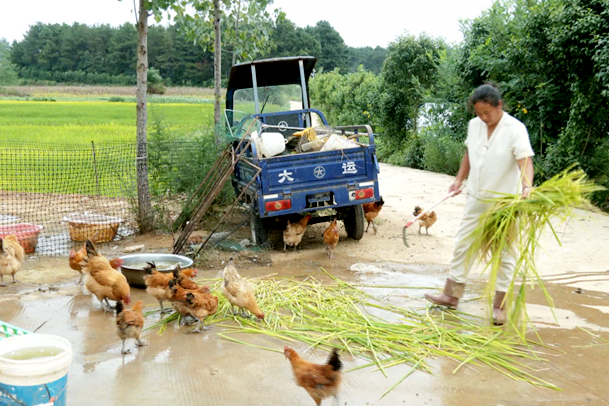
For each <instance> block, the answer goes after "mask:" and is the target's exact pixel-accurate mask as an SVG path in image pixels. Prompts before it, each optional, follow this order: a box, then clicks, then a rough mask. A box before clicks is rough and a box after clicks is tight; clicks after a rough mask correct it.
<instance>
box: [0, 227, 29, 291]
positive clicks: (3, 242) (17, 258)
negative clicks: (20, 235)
mask: <svg viewBox="0 0 609 406" xmlns="http://www.w3.org/2000/svg"><path fill="white" fill-rule="evenodd" d="M22 263H23V247H22V246H21V245H19V241H18V240H17V237H15V236H14V235H7V236H6V237H4V238H0V286H6V284H5V283H4V275H11V276H12V277H13V283H15V282H17V280H16V279H15V274H16V273H17V272H19V271H20V270H21V264H22Z"/></svg>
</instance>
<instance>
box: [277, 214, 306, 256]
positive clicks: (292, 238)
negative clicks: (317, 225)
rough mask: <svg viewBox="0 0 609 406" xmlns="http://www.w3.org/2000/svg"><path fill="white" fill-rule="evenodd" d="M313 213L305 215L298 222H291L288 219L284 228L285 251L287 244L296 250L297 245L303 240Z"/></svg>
mask: <svg viewBox="0 0 609 406" xmlns="http://www.w3.org/2000/svg"><path fill="white" fill-rule="evenodd" d="M311 217H312V216H311V215H310V214H307V215H306V216H304V217H303V218H302V219H300V221H299V222H298V223H294V224H292V223H290V220H288V225H287V227H286V229H285V230H283V250H284V251H285V250H286V248H287V246H288V245H289V246H290V247H292V246H293V247H294V251H296V247H297V246H298V244H300V241H302V237H303V236H304V233H305V231H306V229H307V225H308V224H309V220H310V219H311Z"/></svg>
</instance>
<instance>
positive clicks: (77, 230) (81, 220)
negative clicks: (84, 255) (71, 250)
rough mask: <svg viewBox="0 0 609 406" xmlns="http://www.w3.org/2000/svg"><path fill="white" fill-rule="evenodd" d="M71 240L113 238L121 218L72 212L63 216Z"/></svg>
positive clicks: (106, 239) (96, 241)
mask: <svg viewBox="0 0 609 406" xmlns="http://www.w3.org/2000/svg"><path fill="white" fill-rule="evenodd" d="M63 220H64V221H65V222H67V223H68V229H69V231H70V239H71V240H72V241H79V242H82V241H87V240H91V241H93V242H94V243H99V242H108V241H112V240H114V237H116V233H117V232H118V227H119V226H120V225H121V222H122V221H123V220H122V219H120V218H118V217H110V216H105V215H103V214H89V213H72V214H68V215H67V216H64V218H63Z"/></svg>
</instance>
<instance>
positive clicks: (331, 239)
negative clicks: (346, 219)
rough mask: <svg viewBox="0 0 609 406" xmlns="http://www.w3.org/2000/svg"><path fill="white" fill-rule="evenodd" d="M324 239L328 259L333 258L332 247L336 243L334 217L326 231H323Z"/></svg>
mask: <svg viewBox="0 0 609 406" xmlns="http://www.w3.org/2000/svg"><path fill="white" fill-rule="evenodd" d="M324 241H325V243H326V244H328V248H327V250H328V251H329V252H328V255H329V256H330V259H332V258H334V248H336V245H337V244H338V225H337V224H336V218H334V220H332V222H331V223H330V225H329V226H328V228H326V231H324Z"/></svg>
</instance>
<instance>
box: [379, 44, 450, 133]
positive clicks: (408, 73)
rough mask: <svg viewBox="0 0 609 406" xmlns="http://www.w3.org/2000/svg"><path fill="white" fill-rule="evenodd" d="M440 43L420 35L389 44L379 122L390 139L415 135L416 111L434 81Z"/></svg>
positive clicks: (383, 71)
mask: <svg viewBox="0 0 609 406" xmlns="http://www.w3.org/2000/svg"><path fill="white" fill-rule="evenodd" d="M442 47H443V44H442V43H440V42H439V41H437V40H434V39H432V38H429V37H427V36H426V35H424V34H421V35H420V36H419V37H418V38H417V37H414V36H402V37H400V38H398V40H397V41H396V42H393V43H391V44H390V45H389V48H388V55H387V59H386V60H385V64H384V65H383V70H382V84H381V89H382V93H381V97H380V112H381V117H380V120H381V123H382V126H383V129H384V132H385V135H387V136H388V137H389V138H391V139H393V140H396V141H402V140H405V139H407V138H408V136H409V134H416V132H417V120H418V117H419V111H420V109H421V106H422V105H423V102H424V99H425V97H426V96H428V95H429V94H430V93H431V91H432V89H433V86H434V83H435V82H436V80H437V76H438V63H439V59H440V50H441V48H442Z"/></svg>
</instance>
